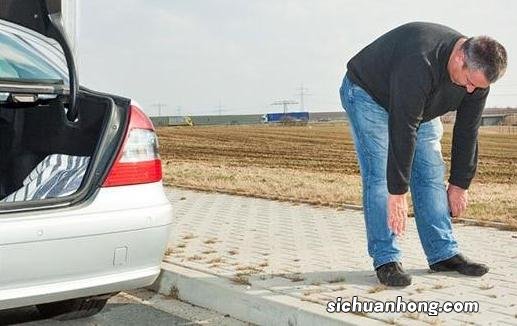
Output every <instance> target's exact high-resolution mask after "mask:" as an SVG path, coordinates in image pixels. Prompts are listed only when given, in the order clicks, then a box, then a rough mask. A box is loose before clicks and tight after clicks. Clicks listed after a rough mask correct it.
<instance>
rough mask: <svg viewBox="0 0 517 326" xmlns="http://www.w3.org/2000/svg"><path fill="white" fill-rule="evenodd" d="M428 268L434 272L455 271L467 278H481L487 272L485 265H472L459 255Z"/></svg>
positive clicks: (472, 263)
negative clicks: (467, 276)
mask: <svg viewBox="0 0 517 326" xmlns="http://www.w3.org/2000/svg"><path fill="white" fill-rule="evenodd" d="M429 268H431V269H432V270H433V271H436V272H450V271H457V272H458V273H461V274H464V275H469V276H481V275H485V274H486V273H487V272H488V266H487V265H485V264H478V263H474V262H472V261H470V260H468V259H467V258H465V257H463V255H461V254H457V255H456V256H452V257H451V258H449V259H446V260H442V261H440V262H437V263H435V264H432V265H430V266H429Z"/></svg>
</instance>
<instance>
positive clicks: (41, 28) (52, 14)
mask: <svg viewBox="0 0 517 326" xmlns="http://www.w3.org/2000/svg"><path fill="white" fill-rule="evenodd" d="M61 13H62V6H61V0H23V1H20V0H0V19H2V20H5V21H8V22H11V23H14V24H17V25H20V26H23V27H25V28H28V29H31V30H33V31H35V32H37V33H39V34H41V35H44V36H46V37H49V38H52V39H54V40H56V41H57V42H58V43H59V45H60V46H61V48H62V49H63V52H64V55H65V59H66V63H67V68H68V76H69V87H70V94H69V100H68V110H67V118H68V120H70V121H74V120H75V119H76V118H77V108H76V99H77V89H78V87H79V82H78V77H77V70H76V67H75V61H74V57H73V54H72V49H71V47H70V44H69V42H68V40H67V37H66V33H65V32H64V29H63V21H62V16H61Z"/></svg>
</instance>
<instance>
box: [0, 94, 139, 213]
mask: <svg viewBox="0 0 517 326" xmlns="http://www.w3.org/2000/svg"><path fill="white" fill-rule="evenodd" d="M128 107H129V100H127V99H123V98H113V97H108V96H105V95H103V94H99V93H94V92H91V91H86V90H83V91H81V92H79V96H78V100H77V110H78V116H77V120H76V121H75V122H70V121H69V120H68V119H67V117H66V109H65V107H64V105H63V103H61V101H60V100H55V101H53V102H49V103H47V104H45V105H35V106H32V107H12V106H11V107H10V106H9V105H5V104H4V105H1V106H0V210H6V209H9V206H10V207H12V208H21V207H22V208H23V207H42V206H47V205H54V204H58V203H63V202H68V203H72V202H77V201H78V200H81V199H85V198H86V197H87V195H88V194H91V193H93V192H94V191H95V190H97V189H98V187H99V186H100V185H101V183H102V181H103V179H104V177H105V176H106V173H107V171H108V170H109V167H110V166H111V164H112V162H113V160H114V159H115V156H116V154H117V150H118V148H119V147H120V143H121V141H122V138H123V135H124V131H125V127H126V124H127V119H128V116H127V115H128ZM40 163H41V164H40ZM65 185H66V187H65ZM35 188H36V189H35ZM71 190H72V192H73V194H71ZM13 194H14V196H13Z"/></svg>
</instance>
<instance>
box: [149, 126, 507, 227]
mask: <svg viewBox="0 0 517 326" xmlns="http://www.w3.org/2000/svg"><path fill="white" fill-rule="evenodd" d="M158 133H159V136H160V144H161V149H160V150H161V155H162V160H163V162H164V179H165V183H166V184H168V185H173V186H179V187H184V188H190V189H198V190H209V191H218V192H225V193H232V194H240V195H246V196H254V197H262V198H269V199H276V200H286V201H292V202H303V203H310V204H316V205H326V206H332V207H340V206H342V205H343V204H356V205H357V204H361V181H360V177H359V169H358V166H357V159H356V157H355V151H354V146H353V142H352V139H351V137H350V134H349V132H348V127H347V126H346V125H345V124H338V123H336V124H317V125H309V126H306V127H300V126H290V127H286V126H283V127H282V126H262V125H253V126H210V127H193V128H181V127H180V128H159V129H158ZM442 144H443V155H444V159H445V161H446V163H447V164H450V155H449V153H450V148H451V131H450V127H446V128H445V134H444V138H443V141H442ZM479 144H480V151H479V164H478V173H477V177H476V178H475V179H474V182H473V184H472V185H471V188H470V191H469V196H470V205H469V209H468V211H467V213H466V216H465V217H467V218H471V219H475V220H477V221H496V222H501V223H504V224H506V225H509V226H513V227H517V201H516V200H515V198H517V132H516V133H513V132H512V133H502V132H498V129H497V128H482V129H481V131H480V138H479Z"/></svg>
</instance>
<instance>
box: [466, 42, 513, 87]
mask: <svg viewBox="0 0 517 326" xmlns="http://www.w3.org/2000/svg"><path fill="white" fill-rule="evenodd" d="M462 48H463V53H464V54H465V64H466V65H467V67H468V68H469V69H471V70H479V71H481V72H483V74H484V75H485V78H486V79H487V80H488V81H489V82H490V83H493V82H495V81H496V80H498V79H499V78H500V77H501V76H502V75H503V74H504V72H505V71H506V65H507V55H506V50H505V48H504V46H502V45H501V44H500V43H499V42H497V41H496V40H494V39H492V38H490V37H488V36H476V37H470V38H468V39H467V40H466V41H465V42H464V43H463V46H462Z"/></svg>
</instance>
